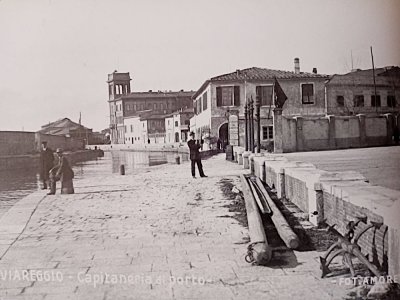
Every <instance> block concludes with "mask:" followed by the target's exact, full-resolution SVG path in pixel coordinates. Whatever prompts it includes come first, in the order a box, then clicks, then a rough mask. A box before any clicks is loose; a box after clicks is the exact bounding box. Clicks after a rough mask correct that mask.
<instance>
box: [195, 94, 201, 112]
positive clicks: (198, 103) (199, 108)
mask: <svg viewBox="0 0 400 300" xmlns="http://www.w3.org/2000/svg"><path fill="white" fill-rule="evenodd" d="M196 104H197V105H196V106H197V113H198V114H199V113H201V112H202V110H201V98H199V99H197V102H196Z"/></svg>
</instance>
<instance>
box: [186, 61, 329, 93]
mask: <svg viewBox="0 0 400 300" xmlns="http://www.w3.org/2000/svg"><path fill="white" fill-rule="evenodd" d="M275 77H276V78H277V79H297V78H321V79H328V78H329V76H328V75H323V74H315V73H305V72H300V73H295V72H290V71H281V70H272V69H266V68H257V67H252V68H247V69H243V70H236V71H235V72H232V73H228V74H223V75H219V76H215V77H212V78H210V79H208V80H206V81H205V82H204V83H203V85H202V86H201V87H200V88H199V90H198V91H197V92H196V93H195V94H194V95H193V97H192V99H195V98H196V97H197V96H198V95H200V94H201V93H202V91H203V90H204V89H205V88H206V87H207V85H208V84H209V83H210V82H220V81H244V80H249V81H250V80H273V79H274V78H275Z"/></svg>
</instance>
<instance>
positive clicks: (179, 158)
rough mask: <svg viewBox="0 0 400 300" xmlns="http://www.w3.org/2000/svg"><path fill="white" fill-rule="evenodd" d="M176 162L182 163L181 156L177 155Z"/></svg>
mask: <svg viewBox="0 0 400 300" xmlns="http://www.w3.org/2000/svg"><path fill="white" fill-rule="evenodd" d="M175 162H176V164H177V165H180V164H181V157H180V156H179V155H177V156H175Z"/></svg>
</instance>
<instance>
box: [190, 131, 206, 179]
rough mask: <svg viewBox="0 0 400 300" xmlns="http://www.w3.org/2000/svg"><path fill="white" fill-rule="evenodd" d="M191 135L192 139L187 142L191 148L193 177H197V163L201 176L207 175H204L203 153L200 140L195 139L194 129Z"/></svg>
mask: <svg viewBox="0 0 400 300" xmlns="http://www.w3.org/2000/svg"><path fill="white" fill-rule="evenodd" d="M189 136H190V139H189V141H188V143H187V144H188V146H189V149H190V161H191V167H192V176H193V178H196V164H197V168H198V169H199V173H200V177H207V176H206V175H204V172H203V165H202V164H201V155H200V152H199V149H200V148H201V145H200V142H199V141H197V142H196V141H195V139H194V132H193V131H192V132H191V133H190V134H189Z"/></svg>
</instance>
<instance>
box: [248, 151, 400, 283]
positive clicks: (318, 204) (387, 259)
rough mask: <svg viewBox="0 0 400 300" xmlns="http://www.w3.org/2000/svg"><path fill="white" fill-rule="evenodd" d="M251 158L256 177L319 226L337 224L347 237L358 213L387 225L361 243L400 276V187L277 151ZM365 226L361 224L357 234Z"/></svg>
mask: <svg viewBox="0 0 400 300" xmlns="http://www.w3.org/2000/svg"><path fill="white" fill-rule="evenodd" d="M253 160H254V165H255V169H254V170H255V172H257V176H259V177H260V178H261V179H262V180H263V181H264V182H266V183H267V184H268V185H269V186H271V187H272V186H273V187H275V188H276V190H277V195H278V197H279V198H283V197H284V198H286V199H288V200H290V201H291V202H293V203H294V204H296V205H297V206H298V207H299V208H300V209H302V210H303V211H304V212H306V213H307V214H308V217H309V220H310V221H311V222H312V223H313V224H315V225H319V224H321V223H323V222H326V223H327V224H328V225H330V226H333V225H335V228H336V229H337V230H338V232H340V233H341V234H343V235H344V234H346V232H347V230H348V229H347V228H346V226H347V225H348V223H349V222H350V221H356V220H357V218H358V217H367V223H368V224H370V222H371V221H372V222H378V223H383V226H382V227H381V228H379V229H369V230H368V231H367V233H365V234H364V235H363V236H362V237H361V238H360V240H359V245H360V247H361V250H362V252H363V253H364V254H368V255H369V256H368V257H369V259H370V260H371V261H374V263H375V264H376V265H377V266H378V268H380V270H381V271H388V273H389V275H392V276H394V275H397V276H398V275H399V274H400V191H397V190H392V189H388V188H385V187H380V186H374V185H371V184H369V183H368V182H367V180H366V178H365V177H364V176H363V175H362V174H360V173H358V172H354V171H345V172H328V171H324V170H319V169H317V168H315V166H314V165H312V164H310V163H304V162H300V161H288V160H287V159H285V158H283V157H279V156H278V155H273V154H272V155H266V156H265V157H262V158H261V157H253ZM262 164H264V170H265V175H263V174H262V170H263V169H262ZM257 169H258V171H257ZM365 226H367V224H360V225H359V226H358V227H357V232H358V230H362V229H363V228H364V227H365Z"/></svg>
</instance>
